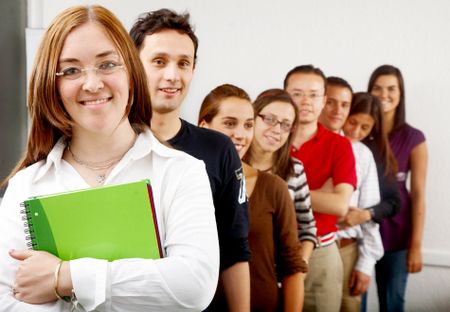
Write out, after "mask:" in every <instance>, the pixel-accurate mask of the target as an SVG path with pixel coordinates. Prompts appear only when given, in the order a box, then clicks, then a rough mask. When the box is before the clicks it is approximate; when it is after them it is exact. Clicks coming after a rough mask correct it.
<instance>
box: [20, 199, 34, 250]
mask: <svg viewBox="0 0 450 312" xmlns="http://www.w3.org/2000/svg"><path fill="white" fill-rule="evenodd" d="M20 207H21V208H22V209H21V210H20V213H21V214H22V221H24V223H23V225H24V228H25V229H24V232H25V234H26V235H25V241H26V244H27V247H28V249H34V247H36V246H37V243H36V236H34V229H33V224H32V223H31V220H32V219H31V217H30V210H29V209H28V205H27V204H26V203H21V204H20Z"/></svg>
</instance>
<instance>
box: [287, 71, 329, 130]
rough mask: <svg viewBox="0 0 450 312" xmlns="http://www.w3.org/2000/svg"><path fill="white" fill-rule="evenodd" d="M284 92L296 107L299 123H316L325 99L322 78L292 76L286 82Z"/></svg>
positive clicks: (317, 76) (316, 76)
mask: <svg viewBox="0 0 450 312" xmlns="http://www.w3.org/2000/svg"><path fill="white" fill-rule="evenodd" d="M286 91H287V93H289V95H290V96H291V98H292V101H294V103H295V105H297V107H298V110H299V115H298V117H299V118H298V120H299V123H300V124H311V123H316V122H317V120H318V118H319V115H320V112H321V111H322V108H323V106H324V104H325V101H326V98H327V97H326V96H325V95H324V93H325V86H324V81H323V78H322V77H320V76H319V75H316V74H309V73H296V74H293V75H291V76H290V77H289V79H288V81H287V85H286Z"/></svg>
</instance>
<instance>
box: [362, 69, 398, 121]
mask: <svg viewBox="0 0 450 312" xmlns="http://www.w3.org/2000/svg"><path fill="white" fill-rule="evenodd" d="M370 93H371V94H372V95H374V96H376V97H377V98H379V99H380V101H381V105H382V107H383V113H385V114H386V113H391V114H392V113H395V109H396V108H397V106H398V104H399V103H400V97H401V92H400V86H399V84H398V79H397V77H396V76H395V75H381V76H379V77H378V78H377V80H376V81H375V83H374V85H373V87H372V90H371V92H370Z"/></svg>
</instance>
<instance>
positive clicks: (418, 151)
mask: <svg viewBox="0 0 450 312" xmlns="http://www.w3.org/2000/svg"><path fill="white" fill-rule="evenodd" d="M427 162H428V151H427V145H426V143H425V142H423V143H421V144H419V145H417V146H416V147H415V148H414V149H413V150H412V151H411V206H412V213H411V215H412V233H411V245H410V247H409V249H408V258H407V264H408V272H410V273H416V272H420V271H422V265H423V263H422V237H423V227H424V223H425V181H426V175H427Z"/></svg>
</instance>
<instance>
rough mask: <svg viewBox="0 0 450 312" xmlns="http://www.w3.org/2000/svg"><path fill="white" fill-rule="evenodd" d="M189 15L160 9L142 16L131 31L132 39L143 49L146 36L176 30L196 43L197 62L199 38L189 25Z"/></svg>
mask: <svg viewBox="0 0 450 312" xmlns="http://www.w3.org/2000/svg"><path fill="white" fill-rule="evenodd" d="M189 17H190V16H189V13H184V14H177V13H176V12H175V11H172V10H169V9H160V10H157V11H152V12H148V13H144V14H142V15H141V16H140V17H139V18H138V20H137V21H136V22H135V23H134V25H133V27H132V28H131V30H130V36H131V39H133V41H134V44H135V45H136V47H137V48H138V50H140V49H141V47H142V43H143V42H144V39H145V37H146V36H149V35H152V34H154V33H157V32H159V31H161V30H164V29H172V30H176V31H178V32H179V33H182V34H186V35H188V36H189V38H191V40H192V42H193V43H194V61H196V60H197V50H198V38H197V36H196V35H195V33H194V30H193V29H192V26H191V24H190V23H189Z"/></svg>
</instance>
